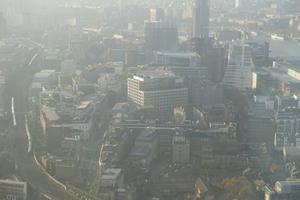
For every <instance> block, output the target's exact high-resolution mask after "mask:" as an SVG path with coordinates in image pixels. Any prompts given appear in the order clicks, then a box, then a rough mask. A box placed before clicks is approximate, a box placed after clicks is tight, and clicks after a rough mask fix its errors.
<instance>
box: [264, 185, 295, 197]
mask: <svg viewBox="0 0 300 200" xmlns="http://www.w3.org/2000/svg"><path fill="white" fill-rule="evenodd" d="M299 196H300V181H277V182H276V183H275V186H274V188H272V187H270V186H266V188H265V200H283V199H284V200H297V199H299Z"/></svg>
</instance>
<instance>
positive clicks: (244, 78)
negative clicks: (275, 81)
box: [223, 44, 256, 90]
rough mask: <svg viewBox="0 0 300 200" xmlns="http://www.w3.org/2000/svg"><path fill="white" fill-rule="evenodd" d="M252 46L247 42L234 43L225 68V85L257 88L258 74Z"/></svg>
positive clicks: (239, 87) (239, 88)
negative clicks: (255, 70)
mask: <svg viewBox="0 0 300 200" xmlns="http://www.w3.org/2000/svg"><path fill="white" fill-rule="evenodd" d="M253 70H254V64H253V60H252V56H251V48H250V47H249V45H245V44H232V45H231V46H230V48H229V53H228V65H227V67H226V69H225V74H224V79H223V85H225V86H226V87H228V88H235V89H238V90H249V89H255V88H256V74H255V73H254V72H253Z"/></svg>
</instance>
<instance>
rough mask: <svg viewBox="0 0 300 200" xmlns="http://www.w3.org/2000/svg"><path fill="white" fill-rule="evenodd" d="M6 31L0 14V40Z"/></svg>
mask: <svg viewBox="0 0 300 200" xmlns="http://www.w3.org/2000/svg"><path fill="white" fill-rule="evenodd" d="M6 31H7V24H6V20H5V18H4V15H3V13H1V12H0V38H2V37H3V36H4V35H5V34H6Z"/></svg>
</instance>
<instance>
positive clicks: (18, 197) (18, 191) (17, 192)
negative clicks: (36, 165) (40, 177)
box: [0, 180, 27, 200]
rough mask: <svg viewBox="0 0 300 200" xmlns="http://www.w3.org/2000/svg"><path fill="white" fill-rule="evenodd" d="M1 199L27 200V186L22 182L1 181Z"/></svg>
mask: <svg viewBox="0 0 300 200" xmlns="http://www.w3.org/2000/svg"><path fill="white" fill-rule="evenodd" d="M0 199H3V200H6V199H14V200H27V184H26V183H25V182H20V181H11V180H0Z"/></svg>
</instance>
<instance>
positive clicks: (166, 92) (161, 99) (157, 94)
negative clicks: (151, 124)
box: [128, 69, 188, 118]
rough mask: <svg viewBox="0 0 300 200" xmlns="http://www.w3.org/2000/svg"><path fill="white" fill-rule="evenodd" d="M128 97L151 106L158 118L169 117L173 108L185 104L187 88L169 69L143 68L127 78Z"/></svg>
mask: <svg viewBox="0 0 300 200" xmlns="http://www.w3.org/2000/svg"><path fill="white" fill-rule="evenodd" d="M128 99H129V100H130V101H132V102H134V103H136V104H137V105H140V106H153V107H154V110H155V111H156V114H157V117H158V118H170V117H171V116H172V112H173V109H174V108H176V107H180V106H181V107H185V106H186V105H187V101H188V88H186V87H184V82H183V79H182V78H179V77H177V76H175V75H174V73H172V72H170V71H167V70H162V69H157V70H148V71H147V70H144V71H141V72H139V73H137V74H136V75H134V76H133V77H130V78H128Z"/></svg>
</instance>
